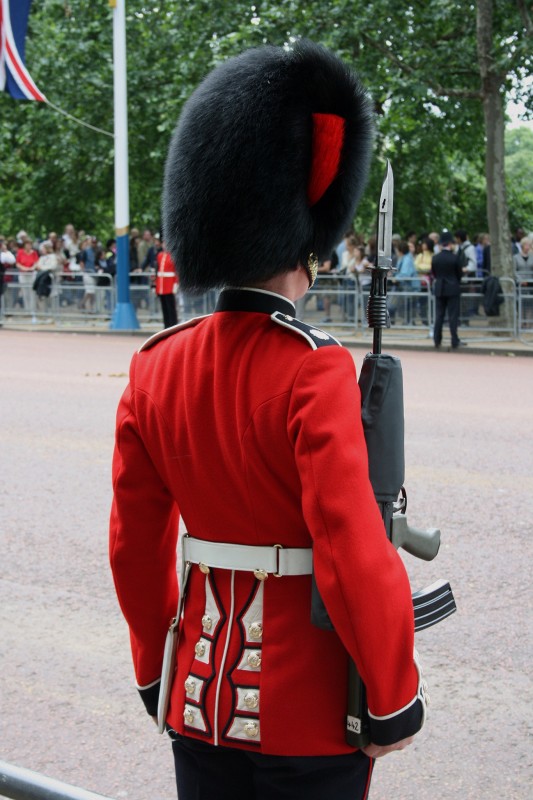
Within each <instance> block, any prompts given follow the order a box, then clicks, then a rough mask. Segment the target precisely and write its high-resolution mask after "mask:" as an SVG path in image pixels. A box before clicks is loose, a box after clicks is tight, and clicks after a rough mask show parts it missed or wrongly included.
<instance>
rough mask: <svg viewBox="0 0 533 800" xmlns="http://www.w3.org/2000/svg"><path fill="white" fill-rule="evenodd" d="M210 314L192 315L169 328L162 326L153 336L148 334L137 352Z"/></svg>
mask: <svg viewBox="0 0 533 800" xmlns="http://www.w3.org/2000/svg"><path fill="white" fill-rule="evenodd" d="M210 316H211V314H204V315H203V316H202V317H193V318H192V319H188V320H187V322H180V323H179V325H173V326H172V327H171V328H163V330H162V331H159V332H158V333H154V335H153V336H150V338H149V339H147V340H146V341H145V343H144V344H142V345H141V346H140V347H139V350H138V351H137V352H139V353H142V352H143V350H149V349H150V348H151V347H153V346H154V344H157V343H158V342H160V341H161V340H162V339H166V338H167V337H168V336H172V335H173V334H175V333H177V332H178V331H183V330H185V328H194V327H195V325H198V323H199V322H201V321H202V320H203V319H207V317H210Z"/></svg>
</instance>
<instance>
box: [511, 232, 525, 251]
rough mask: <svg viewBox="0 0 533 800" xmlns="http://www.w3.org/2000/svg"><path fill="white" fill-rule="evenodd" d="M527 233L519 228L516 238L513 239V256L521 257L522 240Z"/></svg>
mask: <svg viewBox="0 0 533 800" xmlns="http://www.w3.org/2000/svg"><path fill="white" fill-rule="evenodd" d="M525 235H526V232H525V230H524V229H523V228H517V229H516V231H515V232H514V236H513V237H512V239H511V246H512V250H513V256H516V255H520V253H521V252H522V250H521V247H522V239H523V238H524V237H525Z"/></svg>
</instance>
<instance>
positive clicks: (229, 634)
mask: <svg viewBox="0 0 533 800" xmlns="http://www.w3.org/2000/svg"><path fill="white" fill-rule="evenodd" d="M372 139H373V121H372V107H371V103H370V100H369V98H368V97H367V94H366V92H365V90H364V88H363V87H362V86H361V84H360V83H359V81H358V79H357V78H356V76H355V75H354V74H353V73H352V72H351V71H350V70H349V69H347V67H346V66H345V65H344V64H343V63H342V62H341V61H339V59H337V58H336V57H335V56H333V55H332V54H331V53H329V52H328V51H327V50H325V49H324V48H322V47H320V46H317V45H315V44H312V43H311V42H307V41H299V42H297V43H296V44H295V45H294V46H291V48H277V47H263V48H258V49H254V50H250V51H247V52H245V53H243V54H242V55H240V56H238V57H236V58H233V59H230V60H229V61H226V62H225V63H224V64H222V65H220V66H219V67H217V68H216V69H215V70H214V71H213V72H212V73H211V74H210V75H209V76H208V77H207V78H206V79H205V81H204V82H203V83H202V84H201V85H200V87H199V88H198V89H197V90H196V91H195V92H194V94H193V95H192V97H191V98H190V99H189V101H188V102H187V104H186V105H185V107H184V110H183V112H182V115H181V118H180V120H179V123H178V126H177V129H176V132H175V134H174V138H173V140H172V143H171V146H170V151H169V155H168V161H167V167H166V175H165V187H164V197H163V211H164V220H163V226H164V230H165V239H166V244H167V246H168V248H169V251H170V253H171V255H172V258H173V259H174V261H175V263H176V265H177V269H178V272H179V276H180V284H181V286H182V288H183V289H185V290H186V291H201V292H203V291H208V290H212V289H221V290H222V291H221V293H220V296H219V299H218V303H217V306H216V310H215V312H214V313H213V314H212V315H209V316H207V317H203V318H199V319H196V320H191V321H189V322H187V323H184V324H182V325H178V326H176V327H174V328H172V329H170V330H167V331H163V332H161V333H159V334H157V335H156V336H155V337H152V339H150V340H148V342H147V343H146V344H145V345H143V346H142V347H141V349H140V351H139V352H138V353H137V354H136V355H135V356H134V358H133V360H132V364H131V370H130V382H129V386H128V388H127V389H126V391H125V393H124V395H123V397H122V400H121V402H120V405H119V409H118V416H117V434H116V448H115V455H114V462H113V486H114V501H113V508H112V513H111V529H110V555H111V565H112V570H113V575H114V579H115V584H116V589H117V594H118V597H119V601H120V604H121V607H122V610H123V613H124V615H125V617H126V620H127V621H128V624H129V626H130V632H131V646H132V653H133V661H134V669H135V676H136V681H137V687H138V689H139V691H140V694H141V697H142V699H143V700H144V702H145V705H146V708H147V710H148V713H149V714H151V715H152V716H153V717H154V718H155V717H157V716H158V717H159V720H158V724H159V728H160V730H161V731H164V730H167V731H168V732H169V734H170V736H171V738H172V739H173V745H172V746H173V750H174V759H175V766H176V778H177V787H178V793H179V798H180V800H193V798H195V799H196V800H198V799H200V800H214V798H216V800H230V798H231V800H241V799H242V800H245V798H246V800H253V799H254V798H257V799H259V798H261V800H267V798H268V800H275V798H278V797H279V798H281V797H283V798H290V799H291V800H296V798H298V799H299V798H305V799H306V800H331V798H335V800H345V799H346V800H348V798H350V800H356V799H358V800H360V799H361V798H365V797H367V795H368V790H369V785H370V776H371V771H372V766H373V762H374V758H376V757H379V756H381V755H385V754H386V753H388V752H390V751H392V750H397V749H402V748H403V747H405V746H406V745H407V744H409V743H410V741H411V737H412V736H413V735H414V734H415V733H416V732H417V731H418V730H419V729H420V728H421V726H422V724H423V721H424V716H425V699H424V693H423V691H422V689H421V687H422V681H421V676H420V673H419V669H418V666H417V664H416V663H415V660H414V656H413V650H414V647H413V644H414V624H413V609H412V602H411V591H410V586H409V582H408V579H407V575H406V573H405V569H404V567H403V564H402V561H401V559H400V558H399V556H398V555H397V553H396V551H395V549H394V548H393V546H392V545H391V544H390V542H389V541H388V539H387V537H386V535H385V531H384V526H383V522H382V519H381V515H380V512H379V509H378V507H377V504H376V502H375V500H374V495H373V490H372V487H371V484H370V481H369V477H368V460H367V452H366V446H365V439H364V435H363V430H362V424H361V406H360V395H359V388H358V385H357V380H356V374H355V368H354V363H353V359H352V357H351V355H350V353H349V352H348V351H347V350H346V349H345V348H343V347H342V346H340V344H339V343H338V342H337V341H336V340H335V339H334V338H333V337H332V336H331V335H330V334H328V333H326V332H324V331H322V330H320V329H318V328H315V327H313V326H310V325H307V324H305V323H303V322H300V321H298V320H297V319H296V318H295V305H294V304H295V302H296V300H297V299H299V298H300V297H302V296H303V295H304V294H305V292H306V291H307V289H308V288H309V286H310V285H311V284H312V283H313V280H314V278H315V277H316V267H317V263H318V260H319V259H323V258H325V257H327V256H328V255H329V254H330V253H331V251H332V249H333V247H334V246H335V244H336V243H337V242H338V241H339V240H340V239H341V237H342V233H343V231H344V230H346V229H347V227H348V225H349V224H350V223H351V222H352V220H353V216H354V212H355V207H356V204H357V201H358V199H359V197H360V195H361V193H362V191H363V189H364V186H365V182H366V178H367V172H368V164H369V159H370V153H371V147H372ZM180 517H181V519H182V523H183V525H184V527H185V529H186V533H185V534H184V535H182V536H180V537H179V541H178V522H179V519H180ZM178 573H179V574H178ZM312 573H313V574H314V578H315V580H316V584H317V587H318V590H319V592H320V595H321V597H322V599H323V601H324V604H325V606H326V609H327V612H328V615H329V617H330V619H331V621H332V623H333V626H334V628H335V630H322V629H320V628H318V627H316V626H314V625H313V624H312V622H311V584H312ZM349 658H351V659H353V660H354V661H355V663H356V665H357V668H358V671H359V673H360V675H361V677H362V679H363V681H364V683H365V686H366V689H367V699H368V708H369V713H370V728H371V738H372V744H370V745H369V746H368V747H366V748H364V750H354V748H353V747H350V746H349V745H348V744H347V743H346V739H345V729H346V709H347V680H348V662H349Z"/></svg>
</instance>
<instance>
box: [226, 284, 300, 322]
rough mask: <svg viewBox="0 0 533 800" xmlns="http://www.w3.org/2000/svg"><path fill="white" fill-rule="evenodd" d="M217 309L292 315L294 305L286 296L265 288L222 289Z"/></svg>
mask: <svg viewBox="0 0 533 800" xmlns="http://www.w3.org/2000/svg"><path fill="white" fill-rule="evenodd" d="M217 311H258V312H259V313H262V314H273V313H274V312H275V311H281V313H282V314H289V316H291V317H293V316H294V312H295V306H294V304H293V303H291V301H290V300H288V299H287V298H286V297H282V296H281V295H280V294H275V293H274V292H267V291H266V290H265V289H251V288H250V289H248V288H242V289H223V290H222V291H221V292H220V296H219V298H218V301H217V304H216V307H215V313H216V312H217Z"/></svg>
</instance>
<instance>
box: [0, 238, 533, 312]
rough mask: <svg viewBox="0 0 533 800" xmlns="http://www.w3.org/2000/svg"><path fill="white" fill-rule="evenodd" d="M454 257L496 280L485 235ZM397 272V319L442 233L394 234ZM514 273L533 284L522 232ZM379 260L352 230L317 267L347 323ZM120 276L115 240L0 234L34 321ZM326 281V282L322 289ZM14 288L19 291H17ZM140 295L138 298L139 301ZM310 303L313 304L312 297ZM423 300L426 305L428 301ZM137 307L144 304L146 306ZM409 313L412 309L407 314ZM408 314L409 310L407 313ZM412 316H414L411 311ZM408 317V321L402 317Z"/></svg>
mask: <svg viewBox="0 0 533 800" xmlns="http://www.w3.org/2000/svg"><path fill="white" fill-rule="evenodd" d="M454 239H455V250H456V253H457V255H458V256H459V258H460V260H461V264H462V267H463V274H464V275H465V277H467V278H483V277H485V276H487V275H490V273H491V247H490V238H489V235H488V234H487V233H479V234H477V235H476V236H475V237H473V238H472V240H470V238H469V237H468V234H467V232H466V231H465V230H457V231H455V232H454ZM129 243H130V244H129V246H130V250H129V261H130V283H131V285H132V286H133V287H143V286H144V287H149V286H150V285H152V284H153V276H154V274H155V271H156V268H157V256H158V254H159V253H160V252H161V250H162V246H163V245H162V242H161V240H160V237H159V236H158V234H154V233H153V232H152V231H151V230H150V229H149V228H145V229H144V230H143V231H142V232H141V231H139V230H138V229H136V228H132V229H131V231H130V237H129ZM392 245H393V267H394V271H393V273H391V277H390V289H391V294H392V296H393V297H392V302H391V305H390V312H391V317H392V319H394V316H395V313H396V310H397V309H398V307H399V303H401V301H400V300H397V302H394V294H395V293H396V292H400V291H402V289H406V290H407V291H414V292H418V291H420V290H422V291H425V290H426V289H427V288H428V287H429V286H430V284H431V261H432V258H433V256H434V255H435V254H436V253H438V251H439V234H438V233H436V232H428V233H422V234H418V233H416V232H414V231H408V232H407V233H406V235H405V236H403V237H402V236H399V235H396V234H395V235H394V236H393V240H392ZM512 248H513V266H514V273H515V279H516V281H517V282H521V281H533V234H531V233H530V234H526V233H525V231H523V230H521V229H518V230H517V231H516V232H515V234H514V236H513V240H512ZM375 260H376V238H375V237H369V238H365V237H363V236H361V235H359V234H357V233H356V232H355V231H354V230H353V229H351V230H349V231H347V232H346V233H345V235H344V238H343V240H342V241H341V242H340V243H339V245H338V247H337V248H336V249H335V251H334V252H333V253H332V255H331V258H330V259H328V260H326V261H324V262H322V263H321V264H320V266H319V275H321V276H328V277H329V279H333V278H334V277H337V278H339V277H340V278H342V280H343V282H344V285H346V286H347V287H348V288H349V289H350V288H351V291H348V292H347V294H346V300H345V303H344V309H343V313H344V318H345V319H347V320H351V319H353V316H354V300H353V295H354V292H353V288H358V289H359V290H360V291H362V292H368V290H369V285H370V280H371V278H370V272H369V267H371V266H372V265H373V264H374V263H375ZM115 273H116V241H115V239H113V238H109V239H107V240H106V241H105V243H104V242H102V241H101V240H100V239H98V238H97V237H96V236H93V235H90V234H88V233H86V232H85V231H83V230H76V229H75V227H74V226H73V225H72V224H68V225H66V226H65V228H64V230H63V233H62V234H61V235H58V234H57V233H55V232H53V231H51V232H50V233H49V234H48V235H47V236H46V237H45V238H44V239H41V240H34V239H32V237H31V236H29V235H28V234H27V233H26V232H25V231H24V230H21V231H19V232H18V233H17V234H16V236H14V237H12V238H10V237H7V236H2V235H1V234H0V295H1V293H3V292H4V290H5V288H6V285H7V284H8V283H12V284H13V283H15V284H18V286H17V290H16V295H15V301H14V302H15V303H16V304H17V305H18V307H19V309H20V310H23V311H24V312H25V313H27V314H30V315H31V316H32V318H33V319H35V314H36V311H38V310H42V308H43V306H44V307H45V308H46V307H48V308H51V307H52V305H53V303H54V298H57V295H58V287H59V286H60V285H61V284H62V283H65V282H68V281H70V282H75V283H76V285H77V286H79V291H78V293H77V300H76V302H77V306H78V308H79V310H80V311H84V312H88V313H91V312H93V311H94V310H95V294H96V287H97V286H104V285H110V282H112V281H113V280H114V276H115ZM324 285H326V286H327V285H328V281H326V282H325V284H324V282H322V286H324ZM11 288H12V289H14V288H15V287H14V286H11ZM141 296H142V295H141V293H140V292H139V293H138V294H137V297H138V298H141ZM307 299H308V298H307ZM424 301H425V302H424ZM136 302H137V303H143V302H145V301H144V300H142V299H139V300H138V301H136ZM317 306H318V307H319V309H321V310H323V311H324V313H325V318H324V319H323V322H324V323H328V322H330V321H331V317H330V308H331V296H330V295H328V293H327V291H326V292H324V291H322V292H321V294H320V296H318V295H317ZM405 308H406V309H407V306H406V307H405ZM409 309H410V306H409ZM406 313H407V314H410V313H411V312H410V310H407V311H406ZM417 313H418V314H419V315H420V317H421V318H422V322H424V317H427V299H425V298H423V297H422V298H421V299H420V301H419V302H418V304H417ZM403 316H404V317H405V315H404V314H403Z"/></svg>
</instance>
